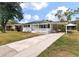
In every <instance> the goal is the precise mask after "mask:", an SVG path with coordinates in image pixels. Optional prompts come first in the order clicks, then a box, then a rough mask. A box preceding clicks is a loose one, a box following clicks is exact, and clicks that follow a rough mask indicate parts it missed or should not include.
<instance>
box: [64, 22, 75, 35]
mask: <svg viewBox="0 0 79 59" xmlns="http://www.w3.org/2000/svg"><path fill="white" fill-rule="evenodd" d="M75 27H76V24H72V23H69V24H67V25H66V27H65V30H66V34H67V32H68V31H72V30H74V29H75Z"/></svg>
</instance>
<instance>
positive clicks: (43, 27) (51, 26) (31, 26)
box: [23, 20, 67, 33]
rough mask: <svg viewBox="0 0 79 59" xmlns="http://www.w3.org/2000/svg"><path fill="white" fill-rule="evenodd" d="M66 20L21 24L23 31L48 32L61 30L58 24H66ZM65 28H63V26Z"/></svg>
mask: <svg viewBox="0 0 79 59" xmlns="http://www.w3.org/2000/svg"><path fill="white" fill-rule="evenodd" d="M66 24H67V22H59V21H49V20H43V21H34V22H29V23H25V24H23V32H39V33H50V32H58V31H61V29H60V28H58V27H59V25H66ZM64 29H65V28H64Z"/></svg>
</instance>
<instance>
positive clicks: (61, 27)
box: [58, 24, 65, 32]
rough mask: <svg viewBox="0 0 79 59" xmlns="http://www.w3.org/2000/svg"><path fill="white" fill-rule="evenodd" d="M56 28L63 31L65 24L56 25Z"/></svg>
mask: <svg viewBox="0 0 79 59" xmlns="http://www.w3.org/2000/svg"><path fill="white" fill-rule="evenodd" d="M58 29H60V31H62V32H64V31H65V26H64V25H63V24H61V25H58Z"/></svg>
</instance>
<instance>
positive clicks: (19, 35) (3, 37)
mask: <svg viewBox="0 0 79 59" xmlns="http://www.w3.org/2000/svg"><path fill="white" fill-rule="evenodd" d="M37 35H39V34H37V33H29V32H27V33H24V32H15V31H13V32H6V33H1V32H0V45H4V44H7V43H11V42H15V41H19V40H23V39H26V38H30V37H34V36H37Z"/></svg>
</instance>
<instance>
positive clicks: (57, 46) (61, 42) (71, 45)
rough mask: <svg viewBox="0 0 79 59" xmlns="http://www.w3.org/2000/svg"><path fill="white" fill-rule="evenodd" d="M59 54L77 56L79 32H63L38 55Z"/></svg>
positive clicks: (56, 55)
mask: <svg viewBox="0 0 79 59" xmlns="http://www.w3.org/2000/svg"><path fill="white" fill-rule="evenodd" d="M60 56H62V57H66V56H68V57H72V56H79V32H73V33H71V34H70V33H69V34H67V35H66V34H65V35H64V36H62V37H61V38H59V39H58V40H57V41H56V42H55V43H54V44H52V45H51V46H50V47H48V48H47V49H46V50H45V51H43V52H42V53H41V54H40V55H39V57H60Z"/></svg>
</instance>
